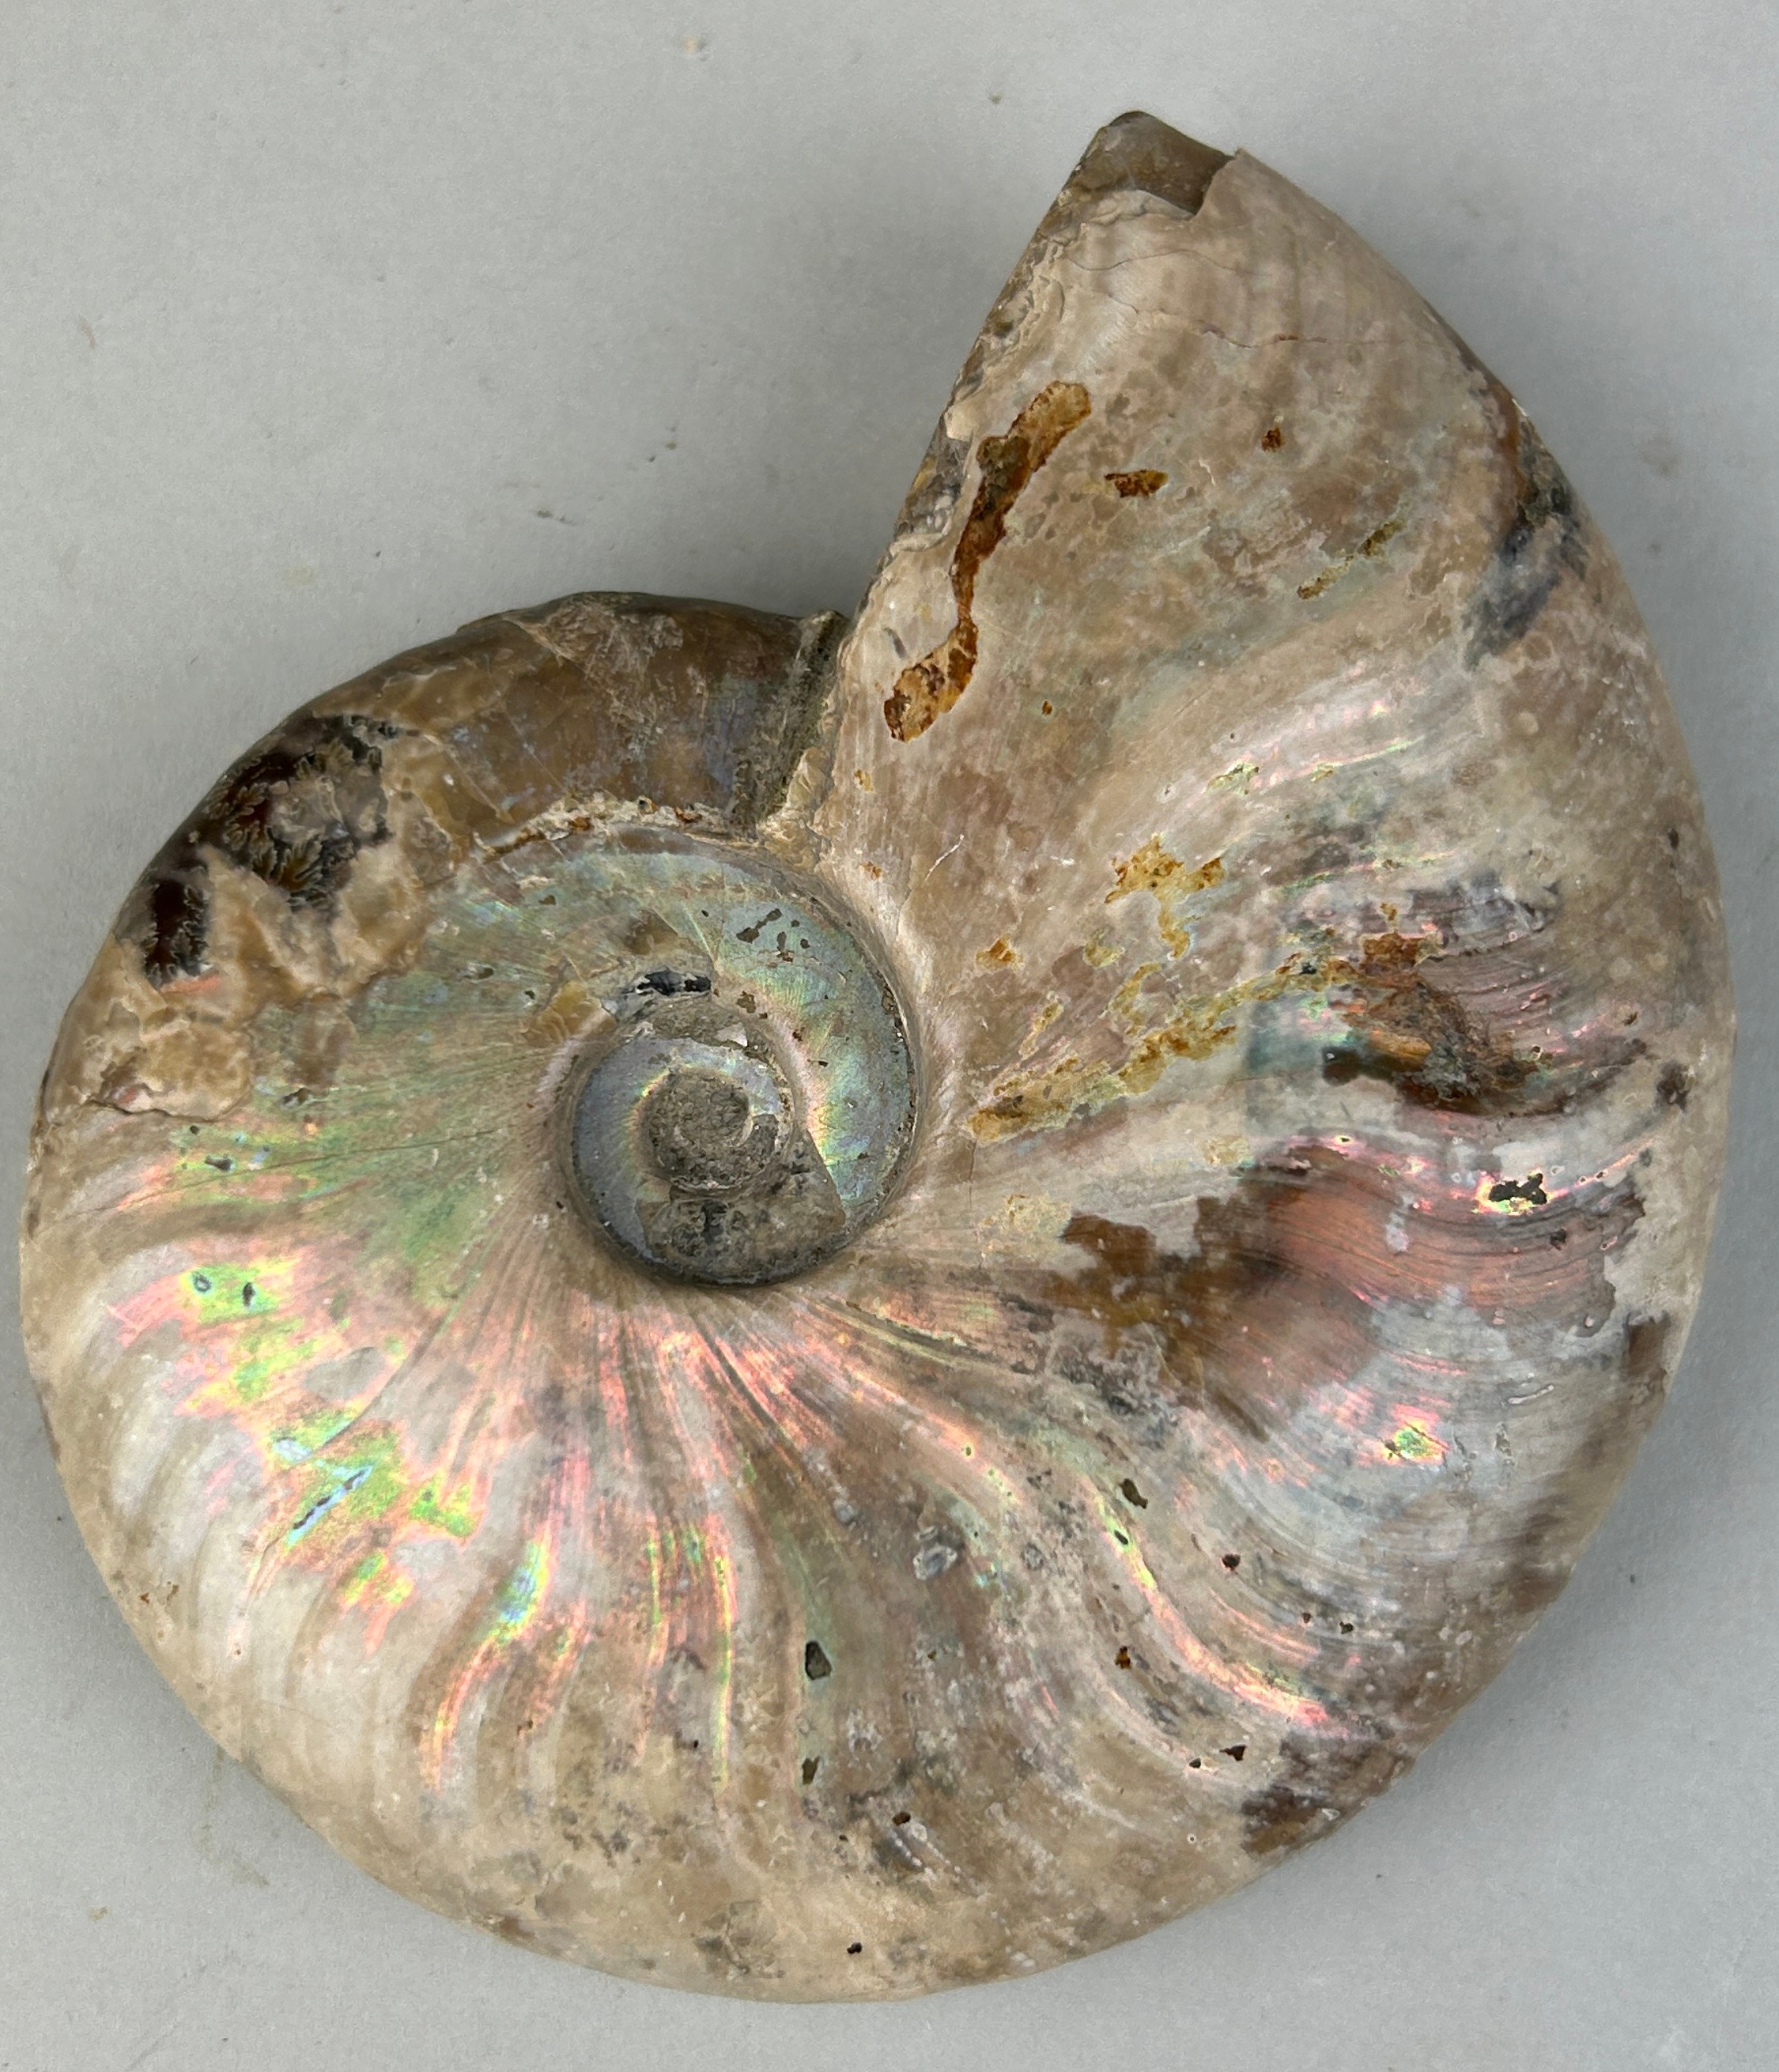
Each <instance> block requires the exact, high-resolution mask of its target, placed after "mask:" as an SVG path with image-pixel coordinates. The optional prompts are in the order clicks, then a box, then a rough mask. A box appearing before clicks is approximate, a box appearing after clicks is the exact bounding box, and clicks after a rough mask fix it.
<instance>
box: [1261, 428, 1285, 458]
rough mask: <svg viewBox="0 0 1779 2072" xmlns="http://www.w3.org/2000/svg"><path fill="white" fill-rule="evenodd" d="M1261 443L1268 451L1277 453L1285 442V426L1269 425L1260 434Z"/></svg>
mask: <svg viewBox="0 0 1779 2072" xmlns="http://www.w3.org/2000/svg"><path fill="white" fill-rule="evenodd" d="M1260 443H1261V444H1262V446H1264V447H1265V448H1266V450H1267V452H1268V453H1277V452H1278V450H1279V448H1280V447H1281V446H1283V444H1284V443H1285V428H1284V426H1283V425H1279V424H1272V425H1269V426H1267V427H1266V430H1265V431H1263V432H1262V434H1261V435H1260Z"/></svg>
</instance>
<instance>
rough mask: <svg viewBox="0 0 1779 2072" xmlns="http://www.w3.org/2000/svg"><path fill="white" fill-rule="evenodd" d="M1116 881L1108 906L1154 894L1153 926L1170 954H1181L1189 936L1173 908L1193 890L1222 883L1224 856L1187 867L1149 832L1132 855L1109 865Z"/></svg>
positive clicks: (1189, 895) (1107, 897) (1107, 901)
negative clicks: (1138, 894) (1140, 894)
mask: <svg viewBox="0 0 1779 2072" xmlns="http://www.w3.org/2000/svg"><path fill="white" fill-rule="evenodd" d="M1112 874H1113V876H1114V878H1116V880H1117V882H1116V883H1115V884H1114V886H1113V887H1112V890H1110V892H1108V893H1107V894H1106V905H1107V906H1110V905H1111V904H1112V903H1113V902H1114V900H1118V899H1123V898H1127V897H1128V896H1129V895H1130V894H1131V893H1133V892H1152V893H1153V894H1155V907H1156V926H1157V927H1159V929H1160V931H1161V939H1162V940H1163V942H1164V943H1166V944H1167V953H1168V955H1169V956H1175V957H1177V956H1180V955H1182V954H1183V953H1184V951H1185V950H1186V948H1188V944H1189V943H1190V942H1191V940H1192V938H1191V937H1190V936H1189V935H1188V934H1187V932H1186V930H1185V929H1184V927H1182V926H1181V924H1180V918H1179V915H1178V914H1177V913H1176V911H1175V909H1176V906H1178V904H1179V902H1180V901H1181V900H1183V899H1189V898H1191V897H1192V894H1194V893H1195V892H1205V891H1208V890H1209V889H1210V887H1211V886H1213V885H1220V884H1221V883H1222V882H1223V859H1222V857H1220V856H1213V857H1212V858H1211V860H1210V861H1209V863H1203V864H1200V865H1199V867H1198V868H1197V869H1196V870H1190V869H1188V866H1187V865H1185V864H1184V863H1182V862H1181V861H1180V858H1179V857H1177V856H1170V855H1169V854H1168V853H1167V850H1166V849H1164V848H1163V846H1162V841H1161V837H1160V836H1159V835H1151V836H1150V837H1149V839H1148V840H1147V841H1146V842H1145V843H1144V844H1143V846H1142V848H1141V849H1139V850H1137V852H1136V853H1135V855H1134V856H1129V857H1126V858H1125V860H1124V861H1123V862H1122V863H1114V865H1113V866H1112Z"/></svg>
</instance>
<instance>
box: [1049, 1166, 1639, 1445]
mask: <svg viewBox="0 0 1779 2072" xmlns="http://www.w3.org/2000/svg"><path fill="white" fill-rule="evenodd" d="M1641 1214H1642V1205H1641V1202H1639V1201H1638V1199H1637V1196H1636V1194H1635V1193H1634V1192H1633V1190H1632V1189H1631V1188H1630V1187H1629V1186H1628V1185H1626V1184H1624V1183H1620V1184H1619V1185H1617V1186H1604V1185H1602V1184H1597V1183H1596V1185H1595V1186H1592V1187H1588V1188H1583V1189H1580V1190H1577V1191H1576V1192H1575V1194H1572V1195H1571V1196H1569V1197H1568V1198H1566V1199H1564V1200H1562V1201H1559V1202H1549V1203H1547V1204H1546V1205H1545V1206H1544V1207H1540V1208H1538V1209H1536V1210H1534V1211H1530V1212H1529V1213H1528V1214H1526V1215H1524V1216H1516V1217H1512V1218H1506V1217H1501V1216H1498V1215H1491V1214H1489V1212H1488V1211H1485V1210H1484V1209H1482V1208H1480V1207H1479V1205H1478V1204H1477V1202H1476V1198H1475V1197H1474V1195H1473V1194H1472V1193H1470V1192H1468V1191H1466V1190H1464V1189H1462V1188H1460V1187H1456V1186H1453V1187H1451V1188H1441V1189H1439V1190H1437V1191H1435V1192H1433V1193H1431V1194H1410V1193H1406V1192H1405V1191H1404V1190H1403V1188H1402V1182H1400V1181H1399V1180H1398V1178H1395V1177H1394V1176H1393V1175H1392V1174H1390V1173H1388V1172H1387V1171H1385V1170H1380V1169H1379V1168H1378V1167H1377V1166H1375V1165H1372V1164H1371V1163H1369V1162H1368V1161H1365V1160H1363V1159H1361V1158H1358V1157H1351V1156H1348V1155H1344V1154H1342V1153H1338V1152H1336V1151H1335V1150H1333V1149H1331V1148H1330V1147H1328V1146H1327V1145H1317V1144H1310V1145H1304V1146H1303V1147H1302V1148H1301V1149H1299V1150H1297V1151H1295V1152H1293V1153H1287V1154H1284V1155H1283V1157H1280V1158H1279V1159H1277V1160H1275V1161H1274V1162H1272V1163H1270V1164H1268V1165H1264V1166H1260V1167H1257V1168H1256V1169H1254V1170H1253V1171H1251V1172H1250V1173H1247V1174H1244V1175H1243V1177H1242V1179H1241V1180H1240V1181H1239V1182H1237V1185H1236V1186H1235V1189H1234V1190H1233V1192H1232V1193H1231V1194H1229V1195H1227V1196H1223V1197H1218V1196H1206V1197H1203V1198H1200V1201H1199V1203H1198V1217H1197V1223H1196V1227H1195V1229H1194V1232H1193V1239H1194V1249H1193V1251H1192V1253H1191V1254H1190V1255H1189V1256H1188V1255H1185V1254H1182V1253H1179V1252H1165V1251H1163V1249H1162V1248H1161V1247H1160V1246H1159V1244H1158V1243H1157V1242H1156V1240H1155V1236H1154V1235H1153V1234H1152V1233H1151V1231H1147V1230H1146V1229H1145V1228H1143V1226H1142V1225H1140V1224H1135V1223H1114V1222H1112V1221H1110V1219H1107V1218H1106V1217H1103V1216H1099V1215H1090V1214H1085V1213H1081V1212H1077V1214H1076V1215H1073V1216H1072V1217H1071V1218H1070V1219H1069V1223H1067V1225H1066V1226H1065V1228H1064V1230H1063V1233H1062V1235H1063V1241H1064V1242H1065V1244H1070V1245H1073V1246H1076V1247H1077V1248H1080V1249H1081V1251H1083V1252H1085V1253H1087V1254H1088V1256H1089V1264H1088V1265H1086V1266H1085V1267H1084V1268H1082V1269H1081V1271H1080V1272H1076V1273H1068V1274H1065V1273H1052V1274H1050V1275H1048V1276H1046V1277H1045V1279H1044V1282H1043V1284H1042V1286H1041V1289H1040V1293H1041V1297H1042V1299H1043V1300H1044V1301H1046V1302H1047V1303H1048V1305H1050V1306H1051V1307H1052V1308H1053V1309H1068V1310H1073V1312H1075V1313H1077V1314H1078V1315H1081V1316H1084V1317H1088V1318H1092V1319H1093V1322H1095V1323H1097V1324H1098V1325H1099V1326H1101V1327H1102V1330H1103V1331H1104V1334H1105V1342H1104V1347H1103V1350H1104V1353H1105V1355H1106V1357H1107V1359H1109V1360H1115V1359H1116V1358H1117V1356H1118V1355H1120V1354H1121V1352H1122V1351H1123V1350H1124V1347H1125V1342H1126V1338H1127V1336H1128V1334H1131V1333H1133V1332H1135V1333H1140V1334H1142V1335H1143V1337H1144V1338H1147V1341H1148V1342H1150V1343H1151V1345H1152V1346H1154V1347H1155V1350H1156V1352H1158V1353H1159V1356H1160V1363H1161V1365H1160V1374H1159V1379H1158V1383H1157V1387H1158V1389H1159V1392H1160V1394H1161V1396H1162V1397H1163V1400H1164V1402H1165V1403H1166V1404H1174V1405H1179V1404H1187V1405H1191V1406H1194V1407H1196V1408H1204V1409H1208V1410H1211V1411H1214V1412H1217V1414H1218V1415H1219V1416H1222V1417H1223V1418H1224V1419H1225V1420H1227V1421H1228V1422H1229V1423H1230V1424H1233V1425H1235V1426H1237V1427H1238V1428H1239V1429H1242V1430H1243V1431H1245V1432H1246V1433H1249V1434H1250V1436H1251V1437H1255V1438H1263V1437H1266V1435H1267V1434H1268V1433H1270V1432H1272V1431H1273V1430H1275V1429H1277V1428H1278V1426H1279V1424H1282V1423H1283V1422H1284V1421H1285V1420H1287V1418H1289V1416H1291V1414H1292V1412H1293V1411H1294V1410H1295V1408H1296V1407H1297V1406H1298V1404H1299V1403H1301V1402H1302V1401H1303V1399H1304V1398H1305V1397H1306V1396H1308V1395H1309V1394H1311V1393H1312V1392H1315V1391H1316V1390H1319V1389H1321V1388H1324V1387H1331V1386H1346V1385H1349V1384H1351V1383H1354V1382H1355V1381H1356V1379H1357V1377H1358V1376H1359V1375H1361V1372H1362V1371H1363V1370H1364V1369H1365V1367H1367V1366H1368V1365H1369V1363H1371V1362H1372V1361H1373V1359H1375V1358H1377V1356H1378V1355H1379V1354H1380V1353H1382V1351H1383V1350H1385V1346H1384V1342H1383V1339H1382V1336H1381V1326H1380V1321H1379V1320H1380V1318H1383V1317H1384V1316H1385V1315H1386V1313H1389V1312H1390V1311H1392V1310H1395V1311H1398V1312H1400V1311H1401V1310H1402V1309H1409V1310H1431V1309H1436V1308H1438V1307H1439V1305H1441V1304H1443V1303H1447V1302H1449V1301H1450V1300H1451V1299H1452V1295H1453V1293H1454V1291H1455V1292H1456V1294H1457V1295H1458V1297H1460V1299H1461V1300H1462V1301H1464V1304H1465V1305H1467V1306H1468V1308H1469V1309H1472V1311H1473V1312H1475V1313H1476V1314H1477V1315H1478V1316H1480V1317H1482V1318H1486V1319H1488V1320H1489V1322H1491V1323H1492V1324H1493V1325H1495V1326H1497V1327H1498V1328H1501V1329H1505V1330H1507V1331H1508V1332H1509V1333H1510V1334H1511V1333H1513V1332H1514V1331H1515V1330H1523V1329H1525V1328H1526V1327H1535V1328H1536V1330H1538V1333H1539V1334H1540V1335H1541V1340H1542V1338H1543V1337H1544V1336H1547V1335H1548V1334H1549V1333H1550V1331H1551V1330H1573V1331H1575V1332H1576V1333H1578V1334H1580V1335H1582V1336H1584V1337H1592V1336H1594V1335H1596V1334H1597V1333H1598V1332H1599V1331H1600V1328H1601V1326H1603V1325H1604V1322H1606V1319H1607V1318H1608V1316H1609V1314H1610V1313H1611V1311H1612V1306H1613V1301H1614V1297H1613V1293H1612V1284H1611V1282H1610V1281H1608V1278H1607V1276H1606V1272H1605V1260H1606V1257H1607V1256H1608V1254H1609V1253H1611V1252H1614V1251H1615V1250H1616V1249H1617V1248H1618V1247H1620V1245H1622V1244H1624V1243H1625V1241H1626V1239H1628V1238H1629V1235H1630V1233H1631V1231H1632V1230H1633V1227H1635V1225H1636V1223H1637V1220H1638V1219H1639V1218H1640V1217H1641ZM1557 1227H1563V1228H1564V1229H1566V1230H1567V1231H1569V1232H1570V1233H1571V1242H1569V1243H1567V1244H1563V1245H1562V1246H1560V1247H1559V1246H1554V1245H1553V1244H1551V1243H1550V1234H1551V1231H1553V1229H1555V1228H1557ZM1405 1240H1406V1241H1405ZM1663 1350H1664V1342H1662V1340H1660V1339H1659V1338H1658V1336H1657V1334H1655V1333H1653V1332H1650V1333H1646V1334H1645V1335H1644V1337H1643V1338H1635V1339H1633V1340H1628V1341H1627V1346H1626V1351H1625V1362H1626V1366H1627V1371H1629V1370H1630V1369H1632V1368H1633V1367H1637V1366H1638V1365H1639V1363H1641V1366H1642V1367H1644V1368H1646V1369H1650V1370H1653V1371H1659V1369H1660V1363H1661V1360H1662V1354H1663ZM1078 1364H1079V1363H1078V1362H1077V1365H1078ZM1070 1378H1072V1379H1083V1380H1085V1381H1086V1382H1088V1383H1090V1384H1091V1385H1093V1386H1095V1387H1100V1388H1101V1392H1102V1394H1106V1392H1107V1391H1108V1390H1110V1391H1112V1392H1113V1394H1111V1395H1107V1407H1108V1408H1110V1409H1113V1410H1114V1412H1116V1411H1121V1410H1129V1409H1130V1408H1133V1407H1135V1408H1144V1409H1148V1408H1153V1407H1154V1406H1153V1405H1151V1404H1141V1403H1139V1396H1140V1395H1141V1391H1140V1390H1139V1389H1137V1388H1134V1387H1132V1384H1131V1382H1130V1377H1129V1375H1126V1373H1125V1372H1124V1371H1123V1370H1122V1368H1118V1367H1108V1368H1106V1370H1105V1371H1103V1372H1101V1371H1097V1370H1095V1369H1094V1368H1093V1367H1091V1366H1088V1367H1084V1368H1083V1369H1082V1371H1081V1373H1079V1374H1078V1375H1077V1374H1073V1373H1072V1374H1071V1376H1070ZM1102 1383H1104V1386H1103V1387H1102ZM1114 1395H1115V1396H1117V1398H1118V1400H1114ZM1398 1453H1399V1454H1402V1457H1409V1456H1407V1455H1406V1454H1405V1453H1402V1448H1401V1445H1400V1439H1399V1435H1398ZM1413 1457H1417V1458H1423V1459H1425V1458H1429V1457H1431V1455H1430V1454H1421V1453H1417V1454H1415V1455H1414V1456H1413Z"/></svg>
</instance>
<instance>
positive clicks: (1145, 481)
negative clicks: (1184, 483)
mask: <svg viewBox="0 0 1779 2072" xmlns="http://www.w3.org/2000/svg"><path fill="white" fill-rule="evenodd" d="M1106 480H1107V481H1108V482H1109V483H1110V484H1111V485H1112V487H1113V488H1114V489H1115V490H1116V491H1118V495H1120V496H1153V495H1155V491H1157V490H1158V489H1159V488H1160V487H1162V486H1163V483H1165V482H1166V481H1167V476H1166V475H1163V473H1162V471H1161V470H1160V469H1159V467H1130V468H1114V470H1113V471H1111V473H1110V474H1109V475H1107V476H1106Z"/></svg>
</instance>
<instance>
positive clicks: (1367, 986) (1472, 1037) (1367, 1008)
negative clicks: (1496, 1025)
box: [1323, 933, 1538, 1115]
mask: <svg viewBox="0 0 1779 2072" xmlns="http://www.w3.org/2000/svg"><path fill="white" fill-rule="evenodd" d="M1361 947H1362V952H1363V954H1362V955H1361V959H1360V961H1359V962H1358V963H1357V964H1349V965H1348V967H1347V968H1346V971H1345V972H1344V973H1342V974H1340V976H1344V977H1345V978H1346V979H1347V980H1348V982H1349V984H1351V985H1353V987H1354V988H1355V989H1357V993H1358V996H1359V997H1358V998H1357V1000H1356V1001H1353V1003H1352V1004H1351V1005H1349V1006H1347V1007H1345V1009H1342V1013H1344V1014H1345V1017H1346V1020H1347V1022H1349V1025H1350V1026H1351V1027H1352V1029H1353V1032H1354V1034H1355V1036H1356V1037H1357V1046H1356V1047H1355V1048H1354V1049H1353V1050H1337V1051H1336V1052H1334V1053H1333V1054H1332V1055H1331V1056H1330V1057H1329V1058H1328V1060H1327V1062H1326V1063H1324V1067H1323V1075H1324V1077H1325V1078H1327V1079H1331V1080H1332V1081H1334V1082H1335V1083H1337V1084H1338V1083H1341V1082H1344V1081H1345V1080H1348V1079H1357V1078H1359V1077H1360V1076H1361V1075H1363V1076H1365V1078H1368V1079H1385V1080H1387V1081H1389V1082H1390V1084H1392V1085H1393V1086H1394V1087H1396V1088H1397V1089H1398V1091H1400V1092H1402V1094H1404V1095H1406V1096H1407V1098H1408V1099H1409V1100H1411V1101H1414V1102H1416V1103H1417V1104H1419V1105H1420V1106H1421V1107H1423V1108H1445V1109H1448V1110H1451V1111H1452V1112H1456V1113H1457V1114H1460V1115H1500V1114H1508V1113H1512V1112H1515V1111H1516V1110H1517V1109H1518V1108H1519V1106H1520V1105H1522V1101H1523V1090H1524V1088H1525V1087H1526V1082H1527V1081H1528V1080H1529V1079H1531V1078H1532V1077H1533V1076H1534V1074H1535V1072H1536V1071H1537V1070H1538V1067H1537V1064H1536V1063H1535V1061H1534V1060H1533V1059H1530V1058H1522V1057H1520V1056H1518V1055H1517V1054H1516V1053H1515V1052H1514V1050H1513V1046H1512V1045H1511V1044H1509V1042H1506V1041H1505V1038H1502V1037H1501V1036H1500V1035H1498V1034H1496V1033H1495V1032H1494V1031H1493V1030H1490V1029H1488V1028H1485V1026H1482V1024H1481V1023H1480V1022H1478V1021H1477V1020H1476V1017H1474V1016H1473V1015H1472V1013H1470V1012H1469V1010H1468V1009H1467V1008H1466V1007H1465V1006H1464V1004H1463V1002H1462V1001H1460V1000H1459V999H1457V998H1456V996H1455V995H1453V994H1452V993H1448V992H1447V991H1445V990H1443V989H1442V988H1440V987H1439V986H1437V985H1434V984H1433V983H1432V982H1431V980H1429V979H1427V977H1426V976H1424V975H1423V973H1422V972H1421V971H1420V969H1419V966H1420V965H1421V964H1422V963H1423V961H1424V960H1426V959H1427V956H1429V955H1430V953H1431V952H1435V951H1436V950H1437V949H1438V948H1439V947H1440V944H1439V939H1438V938H1437V937H1436V936H1431V935H1396V934H1394V933H1392V934H1389V935H1368V936H1366V937H1365V941H1364V943H1363V944H1362V946H1361Z"/></svg>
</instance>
